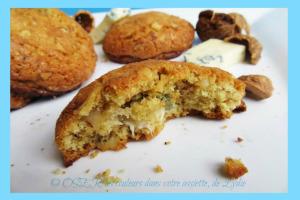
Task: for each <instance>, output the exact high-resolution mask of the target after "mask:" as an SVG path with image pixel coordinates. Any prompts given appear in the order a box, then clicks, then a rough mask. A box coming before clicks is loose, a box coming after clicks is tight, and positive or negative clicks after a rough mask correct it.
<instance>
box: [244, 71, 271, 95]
mask: <svg viewBox="0 0 300 200" xmlns="http://www.w3.org/2000/svg"><path fill="white" fill-rule="evenodd" d="M239 79H240V80H241V81H243V82H244V83H245V84H246V93H247V96H248V97H251V98H254V99H257V100H262V99H266V98H269V97H270V96H272V92H273V85H272V81H271V80H270V79H269V78H268V77H266V76H263V75H248V76H241V77H239Z"/></svg>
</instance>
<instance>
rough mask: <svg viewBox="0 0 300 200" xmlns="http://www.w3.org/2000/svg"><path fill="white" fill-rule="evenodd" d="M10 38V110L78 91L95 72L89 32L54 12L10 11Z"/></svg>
mask: <svg viewBox="0 0 300 200" xmlns="http://www.w3.org/2000/svg"><path fill="white" fill-rule="evenodd" d="M10 36H11V49H10V52H11V66H10V67H11V71H10V76H11V77H10V79H11V92H12V94H16V95H17V96H18V99H16V97H15V95H14V96H12V101H11V102H12V104H11V108H12V109H15V108H20V107H22V106H24V105H26V104H27V103H29V102H30V99H33V98H37V97H42V96H53V95H59V94H62V93H65V92H67V91H70V90H72V89H74V88H77V87H78V86H79V85H80V84H81V83H82V82H83V81H85V80H87V79H88V78H89V77H90V75H91V74H92V73H93V71H94V68H95V64H96V54H95V51H94V47H93V43H92V40H91V39H90V37H89V36H88V33H86V31H85V30H83V29H82V28H81V26H80V25H79V24H77V23H76V22H75V21H74V20H73V19H72V18H71V17H68V16H67V15H65V14H64V13H63V12H61V11H59V10H57V9H11V33H10ZM22 99H23V100H22ZM24 99H26V101H25V100H24ZM17 100H18V103H16V102H17ZM20 100H21V101H20Z"/></svg>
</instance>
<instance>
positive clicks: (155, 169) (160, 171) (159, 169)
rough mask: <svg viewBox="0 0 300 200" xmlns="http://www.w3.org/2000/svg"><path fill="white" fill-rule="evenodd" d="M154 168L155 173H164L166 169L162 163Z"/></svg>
mask: <svg viewBox="0 0 300 200" xmlns="http://www.w3.org/2000/svg"><path fill="white" fill-rule="evenodd" d="M153 170H154V172H155V173H162V172H163V171H164V170H163V168H162V167H161V166H160V165H156V166H155V167H154V169H153Z"/></svg>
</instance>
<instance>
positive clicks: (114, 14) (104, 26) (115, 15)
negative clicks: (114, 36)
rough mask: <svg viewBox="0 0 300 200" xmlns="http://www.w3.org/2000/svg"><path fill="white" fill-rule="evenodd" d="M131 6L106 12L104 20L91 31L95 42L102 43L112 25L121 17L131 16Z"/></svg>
mask: <svg viewBox="0 0 300 200" xmlns="http://www.w3.org/2000/svg"><path fill="white" fill-rule="evenodd" d="M130 13H131V10H130V8H113V9H111V11H110V12H109V13H108V14H106V16H105V17H104V19H103V20H102V22H101V23H100V24H99V25H98V26H97V27H96V28H95V29H93V30H92V31H91V32H90V36H91V38H92V40H93V42H94V43H95V44H97V43H101V42H102V41H103V39H104V37H105V35H106V33H107V32H108V30H109V29H110V27H111V26H112V25H113V24H114V23H115V22H117V21H119V20H120V19H123V18H124V17H127V16H129V15H130Z"/></svg>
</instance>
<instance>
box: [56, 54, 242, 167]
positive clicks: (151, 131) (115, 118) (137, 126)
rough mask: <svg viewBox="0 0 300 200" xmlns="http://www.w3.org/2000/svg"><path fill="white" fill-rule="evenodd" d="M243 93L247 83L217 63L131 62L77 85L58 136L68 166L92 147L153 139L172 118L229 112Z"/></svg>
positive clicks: (227, 114) (219, 116)
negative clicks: (86, 82)
mask: <svg viewBox="0 0 300 200" xmlns="http://www.w3.org/2000/svg"><path fill="white" fill-rule="evenodd" d="M244 95H245V84H244V83H243V82H242V81H240V80H238V79H235V78H234V77H233V76H232V75H231V74H229V73H228V72H225V71H223V70H221V69H218V68H211V67H200V66H198V65H195V64H192V63H185V62H171V61H158V60H148V61H142V62H137V63H131V64H128V65H125V66H123V67H122V68H119V69H116V70H113V71H111V72H109V73H107V74H105V75H103V76H102V77H100V78H99V79H97V80H96V81H94V82H92V83H91V84H89V85H88V86H87V87H85V88H83V89H81V90H80V91H79V93H78V94H77V95H76V96H75V98H74V99H73V100H72V101H71V102H70V104H69V105H68V106H67V107H66V108H65V109H64V111H63V112H62V114H61V115H60V117H59V119H58V121H57V124H56V136H55V141H56V144H57V146H58V149H59V150H60V151H61V153H62V155H63V158H64V163H65V165H66V166H69V165H71V164H72V163H73V162H74V161H75V160H77V159H79V158H80V157H82V156H85V155H87V154H88V153H89V152H90V151H91V150H93V149H99V150H102V151H106V150H120V149H122V148H124V147H125V145H126V143H127V141H129V140H142V139H146V140H150V139H151V138H153V137H154V136H156V135H157V134H158V133H159V132H160V131H161V130H162V128H163V127H164V123H165V122H166V120H168V119H171V118H176V117H180V116H186V115H189V114H202V115H203V116H204V117H206V118H209V119H225V118H229V117H230V116H231V115H232V112H233V111H234V110H235V109H236V108H239V107H240V105H241V104H242V103H243V102H242V98H243V97H244Z"/></svg>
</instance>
